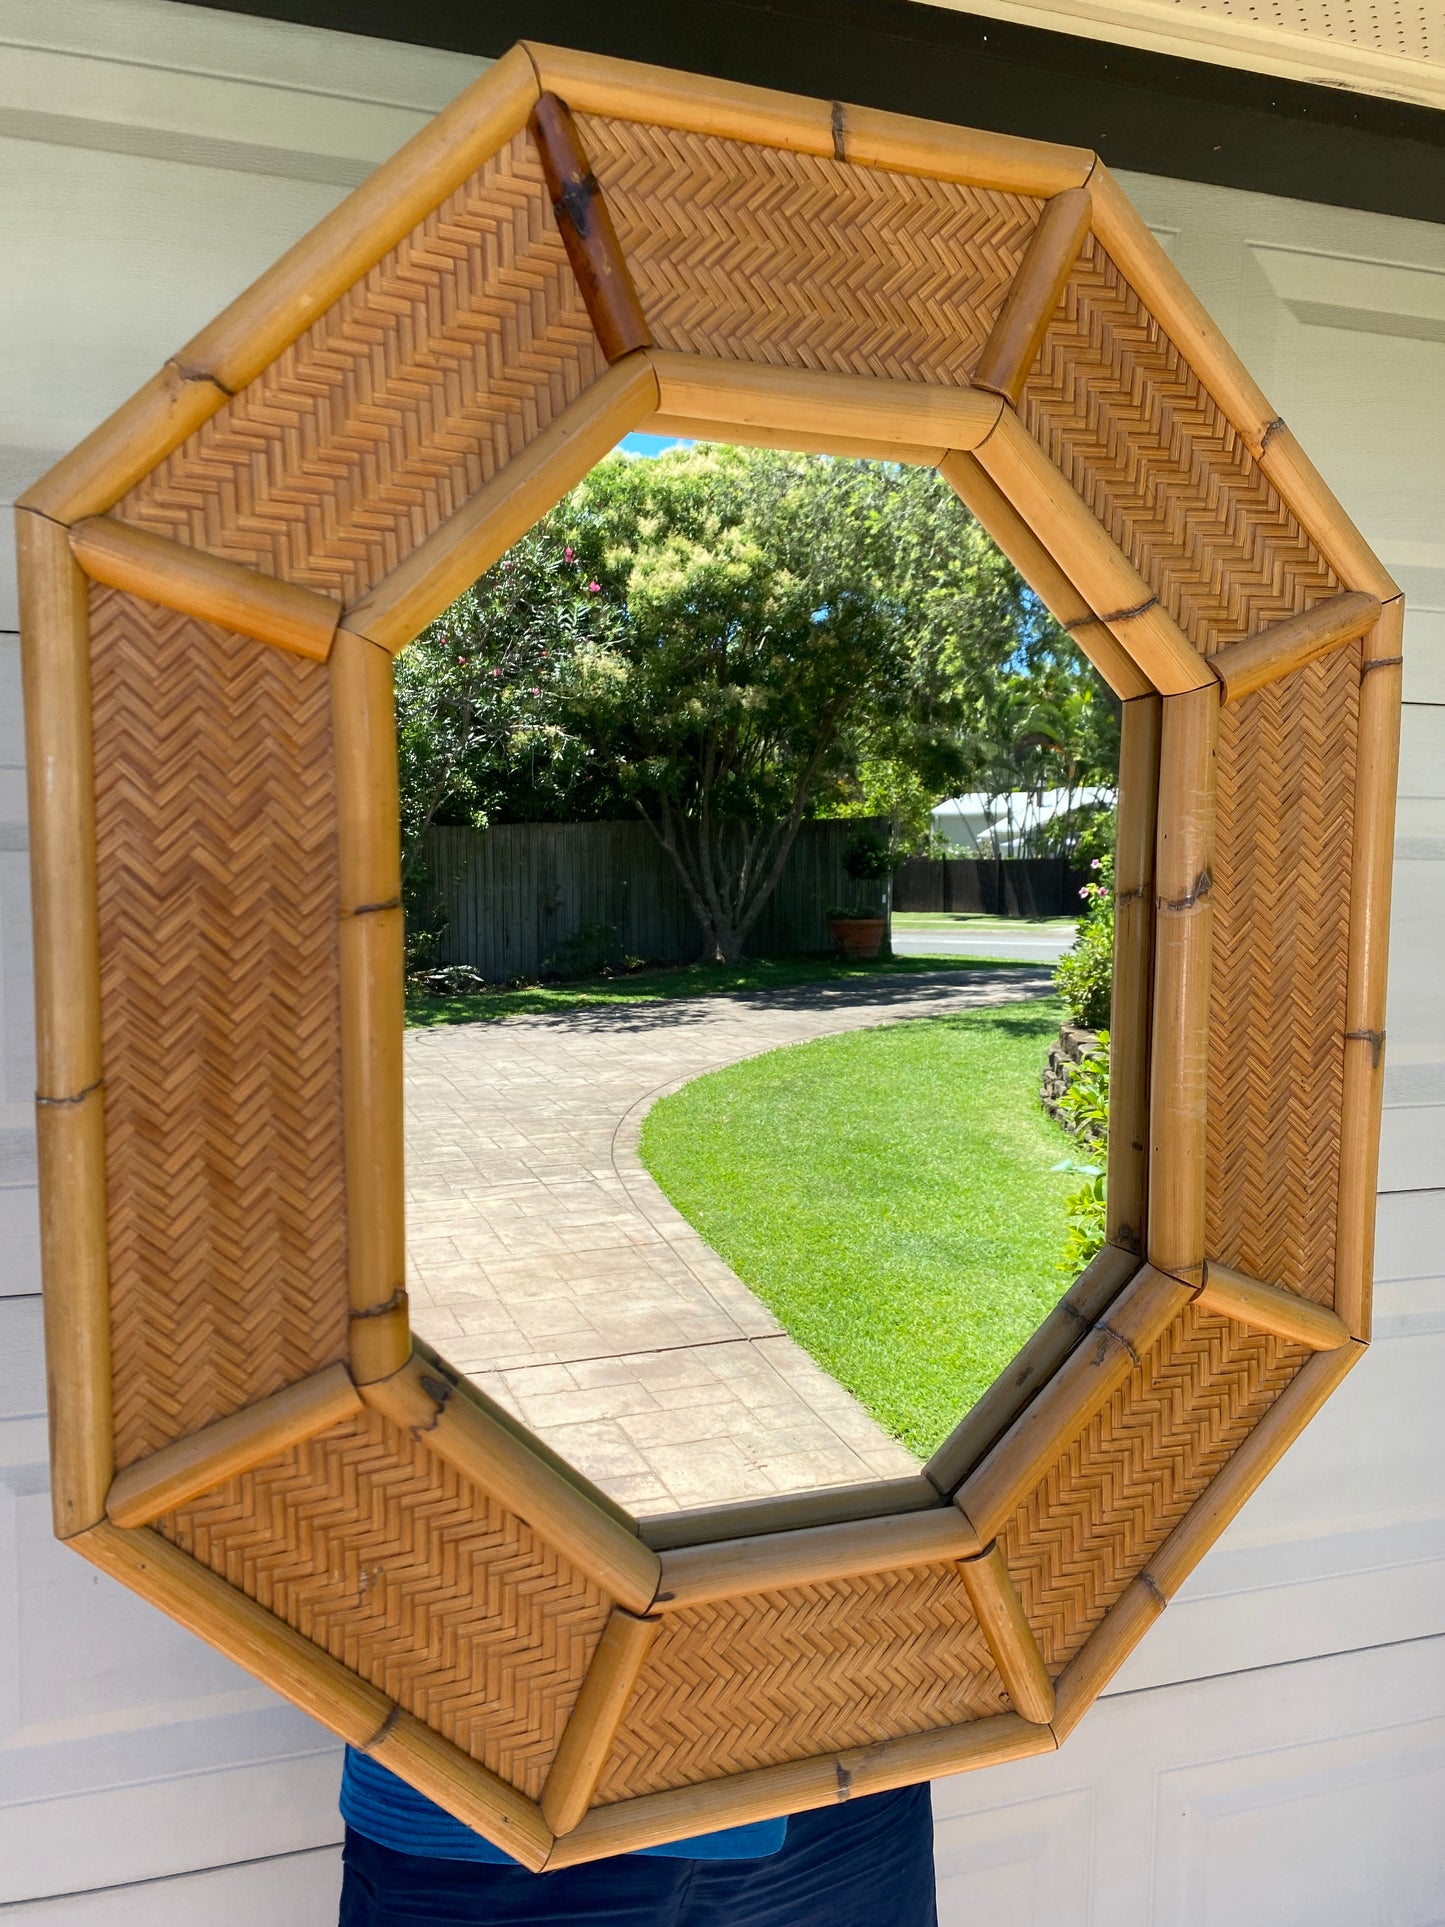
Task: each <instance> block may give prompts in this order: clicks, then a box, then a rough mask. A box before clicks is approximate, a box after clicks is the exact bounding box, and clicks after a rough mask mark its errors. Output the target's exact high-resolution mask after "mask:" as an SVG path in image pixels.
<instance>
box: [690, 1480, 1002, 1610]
mask: <svg viewBox="0 0 1445 1927" xmlns="http://www.w3.org/2000/svg"><path fill="white" fill-rule="evenodd" d="M978 1550H979V1540H978V1537H977V1535H976V1534H975V1532H974V1531H973V1529H972V1527H971V1526H970V1525H969V1524H968V1521H967V1520H966V1519H963V1518H961V1517H960V1515H959V1514H958V1513H957V1512H956V1511H955V1510H954V1508H953V1507H952V1506H944V1505H938V1504H935V1505H934V1506H933V1507H932V1508H931V1509H930V1510H928V1511H926V1512H904V1513H901V1514H899V1515H897V1516H896V1517H894V1518H890V1519H854V1520H850V1521H846V1522H840V1523H839V1524H837V1525H826V1526H811V1527H804V1528H802V1529H801V1530H799V1531H795V1532H773V1533H768V1534H765V1535H764V1536H763V1537H761V1538H756V1539H730V1540H723V1541H722V1542H720V1543H719V1544H716V1545H710V1546H709V1545H705V1546H687V1547H682V1548H679V1549H678V1550H676V1551H672V1552H664V1553H663V1554H662V1580H661V1583H660V1585H659V1587H658V1591H657V1597H656V1598H655V1599H654V1601H653V1603H652V1610H653V1611H654V1612H657V1613H677V1612H686V1611H687V1610H688V1609H689V1608H690V1607H692V1606H704V1605H711V1604H712V1602H713V1601H714V1600H718V1599H737V1598H740V1597H742V1596H743V1595H744V1594H746V1593H755V1592H780V1591H782V1590H783V1589H784V1588H786V1587H789V1586H816V1585H821V1584H823V1583H824V1582H825V1581H826V1580H829V1579H846V1578H848V1577H850V1576H859V1575H862V1574H863V1573H869V1572H892V1571H895V1570H897V1569H898V1568H899V1567H903V1566H926V1565H934V1564H937V1563H938V1562H940V1561H942V1560H945V1559H970V1558H972V1557H974V1555H975V1554H976V1553H977V1552H978Z"/></svg>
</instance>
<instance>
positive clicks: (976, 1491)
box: [953, 1265, 1193, 1545]
mask: <svg viewBox="0 0 1445 1927" xmlns="http://www.w3.org/2000/svg"><path fill="white" fill-rule="evenodd" d="M1192 1295H1193V1294H1192V1293H1191V1292H1190V1291H1189V1289H1188V1287H1187V1286H1185V1285H1182V1284H1181V1283H1180V1282H1179V1280H1178V1279H1177V1278H1171V1277H1168V1276H1166V1275H1165V1273H1163V1272H1161V1271H1156V1270H1155V1269H1154V1268H1153V1267H1152V1266H1150V1265H1144V1266H1142V1267H1141V1269H1140V1270H1139V1272H1138V1273H1137V1274H1136V1276H1135V1277H1134V1278H1133V1279H1131V1281H1130V1282H1129V1284H1127V1285H1126V1286H1125V1287H1124V1289H1123V1291H1121V1292H1120V1293H1119V1295H1118V1297H1117V1298H1116V1299H1115V1300H1114V1302H1113V1304H1112V1305H1111V1306H1110V1308H1109V1311H1108V1314H1107V1315H1106V1316H1105V1317H1103V1318H1100V1319H1098V1320H1097V1321H1096V1322H1095V1324H1094V1325H1093V1326H1092V1327H1091V1328H1090V1330H1089V1332H1088V1333H1087V1334H1086V1336H1085V1337H1084V1338H1083V1339H1082V1340H1081V1342H1080V1343H1079V1344H1078V1345H1076V1346H1075V1347H1074V1349H1073V1350H1072V1351H1071V1352H1070V1353H1069V1355H1068V1357H1067V1358H1066V1359H1065V1360H1064V1362H1063V1364H1062V1365H1060V1366H1059V1367H1058V1369H1057V1370H1056V1371H1055V1372H1054V1375H1053V1376H1052V1378H1050V1380H1049V1381H1048V1383H1047V1384H1046V1385H1045V1386H1044V1387H1043V1389H1042V1390H1041V1391H1040V1392H1039V1393H1038V1395H1037V1396H1036V1397H1035V1398H1034V1400H1033V1401H1032V1403H1031V1404H1029V1405H1028V1406H1026V1407H1025V1408H1024V1410H1023V1412H1022V1413H1021V1414H1020V1416H1019V1417H1018V1418H1017V1419H1015V1421H1014V1423H1013V1424H1012V1425H1011V1426H1010V1427H1009V1429H1008V1431H1007V1432H1005V1433H1004V1435H1003V1437H1002V1438H1001V1439H1000V1440H999V1442H998V1444H997V1445H996V1446H995V1447H994V1448H993V1450H992V1451H991V1452H990V1453H989V1454H988V1456H987V1458H985V1459H984V1461H983V1463H982V1464H981V1465H980V1466H978V1468H977V1469H976V1470H975V1471H973V1472H971V1473H970V1474H969V1476H968V1477H967V1478H966V1479H965V1480H964V1482H963V1484H962V1485H961V1486H960V1487H959V1488H958V1490H957V1491H956V1492H955V1493H954V1495H953V1503H954V1504H955V1505H956V1506H957V1507H958V1509H959V1511H960V1512H962V1514H963V1516H964V1517H965V1518H966V1519H967V1520H968V1522H969V1524H970V1525H971V1526H972V1527H973V1529H974V1531H975V1532H976V1533H977V1534H978V1537H979V1541H980V1543H981V1544H984V1545H987V1544H988V1542H989V1541H990V1540H991V1539H993V1538H994V1537H995V1536H996V1535H997V1533H998V1531H999V1529H1000V1527H1001V1526H1002V1525H1003V1524H1004V1523H1005V1521H1006V1520H1007V1519H1008V1518H1009V1516H1010V1514H1011V1513H1013V1512H1014V1511H1015V1510H1016V1509H1017V1508H1018V1506H1019V1505H1021V1504H1022V1503H1023V1501H1024V1499H1025V1498H1027V1496H1028V1494H1029V1493H1030V1492H1032V1491H1033V1489H1034V1487H1035V1486H1036V1485H1037V1484H1038V1482H1039V1480H1040V1479H1041V1478H1042V1477H1043V1475H1044V1473H1045V1472H1046V1471H1047V1469H1048V1468H1049V1466H1050V1465H1052V1464H1053V1463H1054V1461H1055V1460H1056V1459H1057V1458H1058V1457H1059V1456H1060V1454H1061V1453H1062V1452H1063V1450H1064V1449H1065V1448H1066V1447H1067V1445H1068V1444H1069V1442H1070V1441H1071V1440H1072V1439H1074V1438H1076V1437H1077V1436H1078V1434H1079V1433H1080V1432H1081V1431H1082V1430H1083V1429H1084V1427H1085V1426H1086V1425H1087V1424H1088V1422H1089V1420H1090V1419H1091V1418H1092V1417H1093V1416H1094V1414H1095V1412H1097V1411H1098V1410H1099V1409H1100V1407H1101V1406H1102V1405H1104V1404H1105V1402H1106V1401H1107V1400H1108V1399H1110V1398H1112V1397H1113V1395H1114V1393H1115V1392H1116V1391H1117V1390H1118V1388H1119V1387H1120V1386H1121V1385H1122V1384H1123V1383H1124V1381H1125V1379H1126V1378H1128V1376H1129V1374H1130V1373H1131V1372H1132V1371H1133V1369H1134V1367H1135V1364H1136V1363H1137V1362H1138V1359H1139V1358H1140V1356H1141V1355H1142V1354H1143V1353H1144V1352H1145V1351H1147V1350H1148V1348H1149V1346H1150V1345H1151V1344H1153V1342H1154V1340H1155V1339H1156V1338H1157V1337H1158V1336H1159V1334H1160V1333H1161V1332H1162V1331H1164V1330H1165V1329H1166V1328H1167V1327H1168V1326H1169V1325H1171V1324H1172V1323H1173V1321H1174V1320H1175V1319H1176V1318H1177V1317H1178V1316H1179V1313H1180V1312H1181V1311H1182V1310H1183V1309H1184V1307H1185V1306H1186V1305H1187V1304H1188V1303H1189V1300H1190V1298H1191V1296H1192Z"/></svg>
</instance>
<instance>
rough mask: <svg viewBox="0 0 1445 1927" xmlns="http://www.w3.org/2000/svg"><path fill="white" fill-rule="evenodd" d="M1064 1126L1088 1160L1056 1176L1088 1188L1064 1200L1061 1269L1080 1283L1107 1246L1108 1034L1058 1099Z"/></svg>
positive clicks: (1070, 1163)
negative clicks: (1070, 1176) (1069, 1176)
mask: <svg viewBox="0 0 1445 1927" xmlns="http://www.w3.org/2000/svg"><path fill="white" fill-rule="evenodd" d="M1059 1110H1060V1111H1061V1112H1062V1114H1063V1117H1064V1122H1065V1126H1066V1128H1067V1129H1068V1130H1070V1131H1072V1132H1073V1133H1074V1136H1075V1138H1076V1139H1077V1141H1078V1144H1079V1147H1080V1149H1081V1150H1083V1151H1085V1152H1086V1153H1088V1154H1090V1155H1089V1157H1088V1158H1087V1160H1084V1159H1079V1160H1076V1159H1074V1158H1064V1159H1063V1160H1062V1161H1061V1162H1060V1163H1058V1164H1057V1165H1055V1167H1054V1169H1055V1170H1057V1171H1073V1172H1075V1173H1076V1174H1077V1175H1078V1176H1079V1177H1081V1178H1082V1179H1083V1180H1084V1182H1083V1183H1082V1184H1081V1185H1080V1186H1079V1188H1078V1190H1077V1191H1072V1192H1070V1194H1069V1196H1068V1197H1067V1198H1065V1200H1064V1211H1065V1214H1066V1216H1067V1218H1068V1226H1069V1228H1068V1232H1067V1234H1066V1236H1065V1240H1064V1252H1063V1256H1062V1258H1061V1259H1060V1261H1059V1267H1060V1269H1061V1270H1062V1271H1064V1272H1066V1273H1067V1274H1068V1276H1069V1277H1070V1278H1077V1277H1078V1275H1079V1273H1080V1272H1081V1271H1082V1270H1083V1269H1084V1267H1085V1265H1087V1264H1088V1262H1089V1260H1090V1259H1091V1258H1092V1257H1093V1256H1094V1255H1095V1253H1096V1252H1098V1251H1100V1250H1101V1249H1102V1248H1103V1245H1104V1179H1105V1173H1106V1170H1107V1165H1108V1155H1109V1033H1108V1031H1106V1030H1105V1031H1100V1033H1099V1038H1098V1041H1097V1043H1094V1044H1091V1045H1090V1046H1089V1048H1088V1049H1087V1050H1086V1051H1085V1052H1084V1054H1083V1056H1082V1057H1081V1058H1080V1059H1079V1061H1078V1063H1077V1064H1076V1065H1075V1066H1074V1071H1073V1075H1072V1076H1071V1077H1070V1079H1069V1084H1068V1089H1067V1090H1066V1091H1065V1092H1064V1093H1063V1095H1062V1096H1061V1097H1060V1099H1059Z"/></svg>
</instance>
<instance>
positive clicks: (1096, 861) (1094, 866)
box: [1089, 857, 1099, 870]
mask: <svg viewBox="0 0 1445 1927" xmlns="http://www.w3.org/2000/svg"><path fill="white" fill-rule="evenodd" d="M1089 868H1090V869H1091V870H1097V869H1098V868H1099V859H1098V858H1097V857H1095V858H1094V860H1093V862H1092V863H1091V864H1090V865H1089Z"/></svg>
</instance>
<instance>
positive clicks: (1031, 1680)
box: [958, 1539, 1054, 1726]
mask: <svg viewBox="0 0 1445 1927" xmlns="http://www.w3.org/2000/svg"><path fill="white" fill-rule="evenodd" d="M958 1576H959V1578H960V1579H961V1580H962V1581H963V1589H964V1591H965V1592H966V1593H967V1594H968V1603H969V1605H970V1606H972V1607H973V1613H974V1617H975V1619H977V1621H978V1624H979V1630H980V1631H981V1632H982V1634H983V1636H984V1640H985V1642H986V1644H987V1646H988V1650H989V1651H990V1652H991V1653H992V1654H993V1663H994V1665H995V1666H997V1668H998V1670H999V1677H1000V1679H1002V1681H1003V1683H1004V1685H1005V1686H1006V1687H1007V1688H1008V1696H1009V1698H1010V1699H1011V1700H1012V1701H1013V1704H1014V1711H1015V1712H1016V1713H1017V1714H1018V1715H1019V1717H1020V1718H1021V1719H1025V1720H1029V1721H1031V1722H1032V1723H1033V1724H1034V1725H1035V1726H1045V1725H1047V1724H1048V1722H1049V1721H1050V1720H1051V1719H1052V1718H1053V1717H1054V1687H1053V1681H1052V1680H1051V1679H1050V1678H1049V1675H1048V1670H1047V1668H1046V1667H1045V1665H1044V1656H1043V1654H1042V1653H1041V1652H1040V1651H1039V1642H1038V1641H1037V1640H1036V1639H1035V1638H1034V1634H1033V1628H1032V1627H1031V1626H1030V1625H1029V1622H1028V1616H1027V1614H1026V1613H1025V1612H1024V1608H1023V1601H1022V1600H1021V1599H1020V1598H1019V1595H1018V1588H1017V1586H1015V1584H1014V1582H1013V1580H1012V1579H1011V1578H1010V1577H1009V1569H1008V1561H1007V1560H1006V1559H1005V1558H1004V1556H1003V1552H1002V1550H1001V1548H1000V1546H999V1543H998V1541H997V1540H996V1539H995V1540H994V1542H993V1544H992V1545H991V1546H989V1547H988V1548H987V1550H986V1551H984V1552H981V1553H979V1554H978V1556H977V1557H976V1558H974V1559H965V1560H964V1561H963V1562H962V1563H961V1564H960V1566H959V1568H958Z"/></svg>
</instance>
